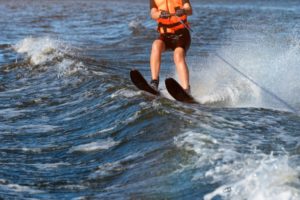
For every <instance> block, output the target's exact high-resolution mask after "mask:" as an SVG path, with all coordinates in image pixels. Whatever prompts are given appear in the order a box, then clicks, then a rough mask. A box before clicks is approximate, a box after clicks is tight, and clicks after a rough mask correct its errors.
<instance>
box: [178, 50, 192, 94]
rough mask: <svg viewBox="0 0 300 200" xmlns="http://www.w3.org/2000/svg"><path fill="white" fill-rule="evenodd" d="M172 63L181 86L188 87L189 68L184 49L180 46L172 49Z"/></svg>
mask: <svg viewBox="0 0 300 200" xmlns="http://www.w3.org/2000/svg"><path fill="white" fill-rule="evenodd" d="M174 63H175V65H176V69H177V73H178V76H179V81H180V84H181V86H182V87H183V89H189V86H190V80H189V70H188V67H187V64H186V62H185V50H184V49H183V48H182V47H177V48H176V49H175V50H174Z"/></svg>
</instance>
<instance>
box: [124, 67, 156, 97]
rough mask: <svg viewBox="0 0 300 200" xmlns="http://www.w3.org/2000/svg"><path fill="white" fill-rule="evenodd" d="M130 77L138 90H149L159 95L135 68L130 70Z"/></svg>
mask: <svg viewBox="0 0 300 200" xmlns="http://www.w3.org/2000/svg"><path fill="white" fill-rule="evenodd" d="M130 78H131V81H132V82H133V84H134V85H135V86H136V87H137V88H138V89H140V90H143V91H146V92H149V93H151V94H154V95H159V91H157V90H155V89H153V88H152V87H151V86H150V85H149V84H148V82H147V81H146V80H145V78H144V77H143V75H142V74H141V73H140V72H139V71H138V70H136V69H133V70H131V71H130Z"/></svg>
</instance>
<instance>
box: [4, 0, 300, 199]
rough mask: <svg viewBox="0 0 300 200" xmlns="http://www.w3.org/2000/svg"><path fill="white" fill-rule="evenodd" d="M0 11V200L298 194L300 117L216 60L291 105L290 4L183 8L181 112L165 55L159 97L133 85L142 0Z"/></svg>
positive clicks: (147, 33)
mask: <svg viewBox="0 0 300 200" xmlns="http://www.w3.org/2000/svg"><path fill="white" fill-rule="evenodd" d="M2 3H3V6H0V11H1V12H0V18H1V19H3V21H9V22H10V23H7V24H4V23H0V32H1V34H2V36H3V40H1V42H0V43H1V44H0V146H1V147H0V166H1V167H0V199H49V198H50V199H203V198H204V199H207V200H209V199H240V198H243V199H263V200H268V199H282V200H294V199H299V185H300V179H299V174H300V168H299V167H298V166H299V163H300V157H299V147H300V142H299V141H300V140H299V137H300V135H299V133H300V129H299V127H300V126H299V124H300V119H299V115H297V114H295V113H292V112H289V111H285V110H286V109H285V108H284V106H282V105H280V104H278V102H276V101H274V100H272V98H270V97H268V95H266V94H265V93H264V92H263V91H262V90H261V89H260V88H259V87H257V86H255V85H253V83H252V82H251V81H249V80H247V79H245V78H243V77H241V76H239V75H238V74H236V73H235V72H234V71H233V70H232V69H230V68H229V67H228V66H226V65H225V63H224V62H222V61H221V60H219V59H218V58H216V57H215V56H214V54H215V53H218V54H219V55H221V56H222V57H224V58H225V59H226V60H228V61H229V62H230V63H233V64H234V65H235V66H237V67H238V68H239V69H240V70H242V71H243V72H244V73H245V74H247V75H248V76H249V77H251V78H253V79H255V80H256V81H257V82H259V83H260V84H261V85H263V86H265V87H267V88H268V89H270V90H271V91H273V92H274V93H276V95H278V96H280V97H281V98H282V99H284V100H285V101H287V102H288V103H289V104H291V105H293V106H294V107H296V108H298V109H299V98H298V95H299V92H298V91H299V90H298V89H299V87H298V86H299V81H298V79H299V66H298V64H297V63H299V62H298V61H299V55H298V51H299V38H298V37H297V35H298V33H297V31H295V32H293V31H291V30H295V28H296V27H297V26H296V25H295V26H294V24H299V23H298V22H299V18H298V17H297V13H295V12H294V11H293V9H286V8H283V9H279V10H280V12H282V13H284V15H282V13H280V12H279V13H276V12H273V11H274V10H277V9H265V10H264V9H261V7H259V5H261V4H260V3H259V1H255V2H253V1H252V2H251V4H252V3H254V4H255V6H248V5H246V6H240V7H239V5H240V4H239V3H237V4H236V3H232V2H207V3H205V4H202V3H199V2H193V4H195V7H194V8H195V12H194V15H193V16H192V17H191V18H190V19H191V20H190V21H191V25H192V27H193V30H194V31H195V32H194V33H192V37H193V43H192V46H191V48H190V50H189V52H188V54H187V60H188V64H189V66H190V69H191V81H192V82H191V84H192V93H193V95H194V96H195V97H196V98H197V100H199V101H200V102H201V103H202V104H193V105H190V104H184V103H180V102H176V101H174V100H173V99H172V98H171V97H170V96H169V95H168V94H167V92H166V91H165V88H164V85H163V78H165V77H168V76H173V75H174V74H175V73H174V69H173V67H174V64H173V60H172V54H171V53H170V52H167V53H166V54H164V56H163V64H162V70H161V80H162V81H161V83H162V84H161V85H160V88H161V90H162V95H161V96H159V97H156V96H152V95H149V94H146V93H145V92H142V91H139V90H137V89H136V88H135V87H134V86H133V84H132V83H131V81H130V79H129V74H128V73H129V70H130V69H131V68H136V69H139V70H140V71H141V72H142V73H143V75H144V76H145V77H146V79H147V80H149V79H150V72H149V51H150V47H151V42H152V41H153V40H154V39H155V38H156V37H157V35H156V32H155V22H154V21H151V20H150V18H149V16H148V14H149V13H148V11H147V15H145V10H146V9H148V8H149V7H148V6H149V5H148V3H142V2H134V4H133V1H131V0H130V1H122V2H120V1H117V0H115V1H85V2H82V1H79V0H75V1H64V2H59V3H58V2H56V1H32V0H26V1H22V2H21V1H10V2H8V1H7V2H4V1H3V2H2ZM264 3H266V2H264ZM231 4H234V5H233V6H231ZM116 5H118V6H117V7H116ZM132 5H134V7H135V9H132ZM224 5H225V6H224ZM227 5H228V6H227ZM292 5H293V4H292ZM233 7H234V9H232V8H233ZM279 7H280V6H279ZM197 10H199V11H197ZM270 10H271V11H272V12H270ZM2 11H3V12H2ZM83 11H84V12H83ZM61 13H63V14H61ZM24 16H26V17H24ZM283 16H285V17H283ZM245 20H246V22H245ZM257 22H259V24H258V23H257ZM4 25H5V26H4ZM261 27H263V29H264V31H260V28H261ZM30 35H31V36H30ZM203 41H205V42H203ZM286 66H289V67H286ZM174 68H175V67H174Z"/></svg>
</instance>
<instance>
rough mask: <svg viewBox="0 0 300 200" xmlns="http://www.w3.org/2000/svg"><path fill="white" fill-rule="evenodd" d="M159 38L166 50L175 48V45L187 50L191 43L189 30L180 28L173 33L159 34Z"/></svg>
mask: <svg viewBox="0 0 300 200" xmlns="http://www.w3.org/2000/svg"><path fill="white" fill-rule="evenodd" d="M158 39H159V40H162V41H163V42H164V43H165V45H166V50H173V51H174V50H175V49H176V48H177V47H182V48H183V49H184V50H185V52H187V51H188V50H189V48H190V45H191V35H190V32H189V30H187V29H185V28H184V29H180V30H178V31H176V32H175V33H174V34H173V33H172V34H171V33H166V34H160V36H159V38H158Z"/></svg>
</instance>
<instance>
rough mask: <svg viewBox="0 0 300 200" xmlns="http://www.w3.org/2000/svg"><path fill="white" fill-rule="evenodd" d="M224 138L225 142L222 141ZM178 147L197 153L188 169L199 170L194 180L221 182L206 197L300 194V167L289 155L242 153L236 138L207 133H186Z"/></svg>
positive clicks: (250, 199) (268, 198) (288, 199)
mask: <svg viewBox="0 0 300 200" xmlns="http://www.w3.org/2000/svg"><path fill="white" fill-rule="evenodd" d="M219 140H222V141H219ZM174 142H175V144H176V146H177V147H178V148H181V149H185V150H187V151H189V152H194V154H191V155H193V156H192V158H191V159H190V161H189V162H188V163H187V164H186V165H185V166H182V169H181V170H185V169H186V168H199V169H204V168H207V169H208V170H207V171H203V170H199V171H198V173H195V174H194V176H193V179H192V180H193V181H196V180H205V181H208V182H209V183H210V184H220V187H218V188H217V189H215V190H214V191H213V192H211V193H209V194H206V195H205V197H204V199H205V200H212V199H214V198H215V197H216V196H221V197H222V199H230V200H239V199H247V200H296V199H299V197H300V189H299V188H297V185H299V184H300V180H299V174H300V169H299V168H295V167H293V166H292V165H291V162H290V161H291V157H289V156H288V155H278V156H274V155H272V154H271V155H266V154H264V153H263V152H261V151H259V150H257V149H256V150H253V152H252V153H240V152H238V151H237V150H236V147H238V145H239V144H236V143H235V141H234V139H232V138H231V139H230V138H227V139H226V141H224V138H223V137H222V138H220V139H217V138H214V137H213V136H210V135H206V134H203V133H196V132H191V131H190V132H186V133H184V134H182V135H179V136H177V137H176V138H175V139H174Z"/></svg>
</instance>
